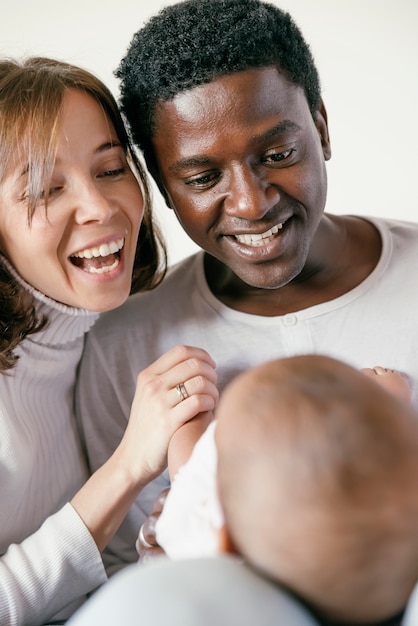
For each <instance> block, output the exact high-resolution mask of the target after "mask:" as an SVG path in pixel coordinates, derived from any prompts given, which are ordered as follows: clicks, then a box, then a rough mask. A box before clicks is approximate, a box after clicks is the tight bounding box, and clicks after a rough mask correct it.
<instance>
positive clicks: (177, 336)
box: [77, 218, 418, 571]
mask: <svg viewBox="0 0 418 626" xmlns="http://www.w3.org/2000/svg"><path fill="white" fill-rule="evenodd" d="M369 219H370V221H371V222H373V223H374V224H375V225H376V227H377V228H378V229H379V231H380V233H381V237H382V254H381V258H380V260H379V263H378V265H377V266H376V268H375V269H374V271H373V272H372V273H371V274H370V276H369V277H368V278H367V279H366V280H365V281H363V283H361V284H360V285H358V286H357V287H356V288H355V289H353V290H352V291H350V292H348V293H346V294H344V295H343V296H340V297H339V298H336V299H334V300H331V301H329V302H324V303H322V304H318V305H316V306H313V307H310V308H308V309H304V310H301V311H295V312H294V313H291V314H288V315H282V316H277V317H262V316H257V315H249V314H245V313H241V312H239V311H235V310H232V309H230V308H228V307H226V306H224V305H223V304H222V303H221V302H219V301H218V300H217V299H216V298H215V297H214V296H213V294H212V293H211V292H210V290H209V288H208V285H207V283H206V279H205V276H204V270H203V259H204V256H203V254H202V253H198V254H197V255H195V256H192V257H190V258H189V259H186V260H185V261H182V262H181V263H180V264H179V265H177V266H176V267H175V268H173V269H172V270H171V272H170V274H169V275H168V276H167V277H166V279H165V280H164V281H163V283H162V285H161V286H160V287H158V288H157V289H155V290H153V291H151V292H149V293H146V294H142V295H138V296H132V297H131V298H130V299H129V300H128V302H127V303H126V304H125V305H123V306H122V307H120V308H119V309H117V310H116V311H114V312H110V313H108V314H104V315H103V316H101V318H100V320H99V321H98V323H97V324H96V325H95V326H94V328H93V329H92V331H91V332H90V333H89V338H88V341H87V350H86V353H85V356H84V358H83V361H82V369H81V373H82V375H81V376H80V378H79V393H78V407H77V408H78V413H79V417H80V419H81V420H82V425H83V428H84V437H85V441H86V444H87V449H88V453H89V456H90V460H91V464H92V467H93V469H96V468H97V467H99V466H100V465H101V464H102V463H103V462H104V461H105V460H106V459H107V458H108V456H109V455H110V454H111V453H112V452H113V450H114V449H115V448H116V446H117V444H118V443H119V441H120V439H121V437H122V434H123V431H124V429H125V427H126V423H127V420H128V417H129V410H130V403H131V401H132V397H133V394H134V389H135V383H136V377H137V374H138V372H139V371H140V370H142V369H143V368H145V367H146V366H148V365H149V364H150V363H152V362H153V361H154V360H155V359H156V358H157V357H159V356H160V355H161V354H163V353H164V352H165V351H166V350H168V349H169V348H171V347H173V346H174V345H176V344H179V343H184V344H188V345H196V346H199V347H202V348H205V349H207V350H208V352H209V353H210V354H211V356H212V357H213V359H214V360H215V362H216V363H217V371H218V383H219V388H220V390H221V391H222V389H223V387H224V386H225V384H226V383H227V382H228V381H229V380H231V378H232V377H233V376H234V375H235V374H237V373H238V372H241V371H243V370H245V369H247V368H248V367H252V366H255V365H258V364H260V363H263V362H265V361H267V360H271V359H275V358H279V357H285V356H290V355H294V354H303V353H321V354H326V355H329V356H331V357H335V358H339V359H343V360H345V361H346V362H348V363H349V364H350V365H352V366H353V367H356V368H360V367H367V366H372V367H373V366H374V365H382V366H384V367H390V368H394V369H398V370H401V371H404V372H405V373H406V374H407V375H408V376H409V377H410V379H411V381H412V382H413V383H414V384H415V390H414V402H415V404H417V405H418V401H417V390H418V385H417V384H416V383H417V381H418V350H417V346H418V280H417V268H418V224H412V223H405V222H399V221H395V220H393V221H390V220H381V219H375V218H369ZM86 381H88V382H86ZM168 484H169V481H168V476H167V473H164V475H162V476H160V477H159V478H158V479H157V480H156V481H154V482H153V483H151V484H150V485H148V486H147V488H146V489H145V490H144V491H143V492H142V493H141V494H140V496H139V497H138V499H137V501H136V503H135V505H134V506H133V507H132V508H131V511H130V513H129V514H128V516H127V518H126V520H125V522H124V523H123V525H122V526H121V529H120V532H119V533H118V534H117V536H116V537H115V540H114V541H113V542H112V543H111V546H110V550H109V552H108V554H107V556H106V557H105V558H106V559H107V565H108V567H109V571H113V570H114V569H117V568H118V567H120V565H121V562H120V560H121V559H122V560H123V561H124V562H134V561H135V560H136V559H137V553H136V550H135V541H136V538H137V535H138V529H139V527H140V525H141V524H142V522H143V521H144V520H145V518H146V516H147V515H148V514H149V513H150V511H151V509H152V504H153V501H154V500H155V498H156V496H157V495H158V494H159V492H160V491H161V490H162V489H163V488H164V487H166V486H167V485H168Z"/></svg>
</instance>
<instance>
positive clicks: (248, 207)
mask: <svg viewBox="0 0 418 626" xmlns="http://www.w3.org/2000/svg"><path fill="white" fill-rule="evenodd" d="M228 179H229V181H228V182H229V186H228V190H227V197H226V199H225V202H224V206H225V209H226V211H227V212H228V214H229V215H234V216H236V217H241V218H244V219H248V220H258V219H261V218H262V217H264V216H265V215H266V213H268V211H270V209H272V208H273V206H275V205H276V204H277V203H278V202H279V200H280V193H279V190H278V189H277V187H275V186H273V185H271V184H270V183H269V182H268V180H266V178H265V177H263V175H262V173H261V172H259V171H258V170H257V169H256V168H252V167H251V166H249V165H246V166H244V165H240V166H239V167H235V168H233V169H232V170H231V172H230V175H229V177H228Z"/></svg>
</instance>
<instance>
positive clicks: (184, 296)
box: [90, 253, 201, 335]
mask: <svg viewBox="0 0 418 626" xmlns="http://www.w3.org/2000/svg"><path fill="white" fill-rule="evenodd" d="M200 256H201V253H197V254H194V255H192V256H190V257H187V258H186V259H183V260H182V261H180V262H178V263H177V264H176V265H173V266H172V267H170V268H169V269H168V272H167V274H166V276H165V277H164V279H163V281H162V282H161V283H160V284H159V285H158V286H157V287H155V289H152V290H151V291H146V292H139V293H136V294H134V295H132V296H129V298H128V299H127V300H126V302H124V304H122V305H121V306H120V307H118V308H116V309H113V310H112V311H107V312H105V313H103V314H102V315H101V316H100V318H99V320H98V321H97V322H96V324H95V325H94V327H93V329H92V331H93V334H95V335H97V334H103V333H105V334H107V333H108V332H109V331H111V330H112V329H120V328H121V327H122V328H124V329H127V328H129V327H132V326H135V327H137V326H139V325H140V326H142V327H143V326H144V325H146V324H147V323H152V322H153V321H155V319H156V317H157V316H162V317H164V315H165V313H166V314H169V315H170V316H173V315H174V312H175V310H176V308H178V309H184V306H185V303H187V301H188V300H189V298H190V294H191V292H192V291H193V290H194V289H195V287H196V284H197V281H198V278H197V271H196V266H197V265H198V263H199V257H200ZM92 331H90V332H92Z"/></svg>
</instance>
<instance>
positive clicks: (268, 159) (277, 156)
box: [264, 148, 296, 163]
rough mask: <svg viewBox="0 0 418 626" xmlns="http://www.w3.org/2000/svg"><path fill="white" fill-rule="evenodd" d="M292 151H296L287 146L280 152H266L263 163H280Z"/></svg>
mask: <svg viewBox="0 0 418 626" xmlns="http://www.w3.org/2000/svg"><path fill="white" fill-rule="evenodd" d="M293 152H296V148H289V149H288V150H283V151H281V152H268V153H267V154H266V155H265V156H264V161H265V163H281V162H282V161H286V159H288V158H289V157H290V155H291V154H292V153H293Z"/></svg>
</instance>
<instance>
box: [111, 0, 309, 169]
mask: <svg viewBox="0 0 418 626" xmlns="http://www.w3.org/2000/svg"><path fill="white" fill-rule="evenodd" d="M266 66H270V67H276V68H277V69H278V71H279V72H280V73H281V74H282V75H283V76H285V77H286V78H287V79H288V80H289V81H290V82H292V83H294V84H295V85H299V86H301V87H302V88H303V90H304V92H305V95H306V99H307V101H308V104H309V108H310V110H311V113H312V114H314V113H315V112H316V111H317V110H318V107H319V104H320V97H321V89H320V81H319V76H318V72H317V69H316V66H315V63H314V60H313V56H312V54H311V51H310V48H309V46H308V44H307V43H306V41H305V40H304V37H303V35H302V33H301V31H300V30H299V28H298V27H297V26H296V24H295V23H294V21H293V19H292V17H291V16H290V15H289V14H288V13H286V12H284V11H282V10H281V9H279V8H278V7H276V6H274V5H272V4H269V3H264V2H260V0H186V1H184V2H179V3H177V4H173V5H170V6H167V7H166V8H164V9H163V10H161V11H160V12H159V13H157V14H156V15H155V16H153V17H152V18H151V19H150V20H149V21H148V23H147V24H146V25H145V26H144V27H143V28H141V29H140V30H139V31H138V32H137V33H136V34H135V35H134V37H133V39H132V42H131V44H130V46H129V48H128V51H127V54H126V56H125V58H124V59H122V61H121V63H120V65H119V68H118V69H117V70H116V72H115V74H116V76H117V77H118V78H119V79H120V80H121V101H120V104H121V108H122V111H123V113H124V115H125V117H126V118H127V120H128V123H129V125H130V127H131V132H132V138H133V140H134V142H135V143H136V144H137V145H138V146H139V147H140V148H141V149H142V150H143V152H144V154H145V158H146V159H147V161H148V157H149V156H150V155H151V154H152V147H151V143H150V140H151V138H152V136H153V132H154V127H153V125H154V116H155V112H156V107H157V105H158V103H161V102H165V101H168V100H171V99H172V98H174V96H175V95H176V94H178V93H180V92H183V91H185V90H187V89H190V88H192V87H196V86H198V85H202V84H204V83H209V82H211V81H213V80H216V79H217V78H219V77H221V76H225V75H228V74H233V73H235V72H240V71H243V70H246V69H250V68H259V67H266Z"/></svg>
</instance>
